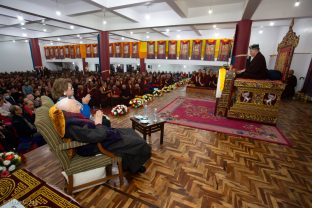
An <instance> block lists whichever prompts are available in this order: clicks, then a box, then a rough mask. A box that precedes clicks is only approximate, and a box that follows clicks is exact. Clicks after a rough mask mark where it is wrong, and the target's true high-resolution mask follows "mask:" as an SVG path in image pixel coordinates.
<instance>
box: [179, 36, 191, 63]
mask: <svg viewBox="0 0 312 208" xmlns="http://www.w3.org/2000/svg"><path fill="white" fill-rule="evenodd" d="M189 54H190V41H189V40H181V41H180V59H189Z"/></svg>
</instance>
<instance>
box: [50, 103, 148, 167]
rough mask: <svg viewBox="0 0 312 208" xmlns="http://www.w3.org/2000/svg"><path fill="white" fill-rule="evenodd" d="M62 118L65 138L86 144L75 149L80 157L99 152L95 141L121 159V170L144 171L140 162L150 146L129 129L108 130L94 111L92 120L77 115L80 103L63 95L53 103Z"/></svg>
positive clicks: (144, 158) (79, 110)
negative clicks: (61, 112)
mask: <svg viewBox="0 0 312 208" xmlns="http://www.w3.org/2000/svg"><path fill="white" fill-rule="evenodd" d="M56 107H57V108H58V109H60V110H62V111H63V113H64V117H65V137H66V138H71V139H73V140H76V141H79V142H86V143H90V144H88V145H85V146H82V147H79V148H77V149H76V152H77V154H79V155H81V156H92V155H96V154H99V153H100V151H99V150H98V148H97V143H102V145H103V146H104V147H105V148H106V149H107V150H109V151H111V152H113V153H114V154H115V155H117V156H120V157H121V158H122V165H123V169H124V170H128V171H129V172H131V173H137V172H144V171H145V167H144V166H143V165H144V163H145V162H146V161H147V160H148V159H149V158H150V157H151V147H150V146H149V145H148V144H147V143H146V142H145V141H144V140H143V139H142V138H141V137H140V136H139V135H138V134H137V133H136V132H135V131H134V130H133V129H126V128H119V129H112V128H109V127H107V126H105V125H103V124H102V118H103V112H102V111H97V112H96V114H95V116H94V121H92V120H90V119H87V118H85V117H84V116H83V115H82V114H81V107H82V105H81V103H79V102H78V101H77V100H75V99H70V98H63V99H61V100H60V101H58V102H57V103H56Z"/></svg>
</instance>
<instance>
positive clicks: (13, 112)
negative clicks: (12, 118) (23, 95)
mask: <svg viewBox="0 0 312 208" xmlns="http://www.w3.org/2000/svg"><path fill="white" fill-rule="evenodd" d="M17 108H18V106H17V105H11V106H10V109H9V111H10V113H11V114H12V115H15V112H16V110H17Z"/></svg>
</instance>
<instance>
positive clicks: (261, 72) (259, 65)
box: [237, 44, 268, 79]
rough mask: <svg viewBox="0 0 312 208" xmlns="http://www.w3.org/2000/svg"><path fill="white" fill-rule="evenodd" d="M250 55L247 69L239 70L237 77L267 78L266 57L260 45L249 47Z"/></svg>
mask: <svg viewBox="0 0 312 208" xmlns="http://www.w3.org/2000/svg"><path fill="white" fill-rule="evenodd" d="M249 49H250V57H249V58H248V59H247V63H246V69H243V70H241V71H238V72H237V77H239V78H247V79H267V73H268V69H267V66H266V62H265V58H264V56H263V55H262V53H261V52H260V49H259V45H258V44H254V45H251V46H250V47H249Z"/></svg>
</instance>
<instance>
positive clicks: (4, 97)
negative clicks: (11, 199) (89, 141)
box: [0, 69, 188, 152]
mask: <svg viewBox="0 0 312 208" xmlns="http://www.w3.org/2000/svg"><path fill="white" fill-rule="evenodd" d="M187 77H188V74H186V73H166V72H157V73H156V72H153V73H151V72H150V73H146V72H145V73H144V72H143V73H138V72H134V73H114V74H111V76H110V78H107V79H106V80H103V79H102V78H101V75H100V74H98V73H96V72H87V73H83V72H78V71H70V70H65V69H63V70H62V71H48V73H47V71H46V73H44V74H38V72H14V73H0V141H1V143H0V151H3V150H6V151H8V150H12V149H15V150H16V151H19V152H27V151H29V150H31V149H33V148H34V147H37V146H40V145H42V144H44V143H45V142H44V140H43V138H42V137H41V135H40V134H39V133H38V132H37V130H36V128H35V125H34V121H35V109H36V108H38V107H40V105H41V103H40V97H41V96H42V95H46V96H49V97H50V98H52V99H53V97H52V87H53V83H54V81H55V80H56V79H59V78H65V79H69V80H70V82H71V83H72V87H73V90H74V97H75V98H76V99H77V100H78V101H80V102H81V103H84V99H88V105H89V106H90V107H91V108H92V107H98V108H104V107H112V106H115V105H117V104H126V105H127V104H128V103H129V100H130V99H132V98H134V97H135V96H140V95H143V94H146V93H152V92H153V90H154V88H158V89H161V88H162V87H164V86H168V85H171V84H173V83H175V82H178V81H180V80H181V79H183V78H187ZM62 96H63V95H62ZM88 97H89V98H88ZM54 101H55V102H56V101H57V99H54Z"/></svg>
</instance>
